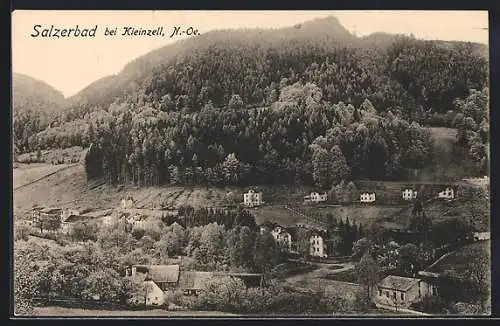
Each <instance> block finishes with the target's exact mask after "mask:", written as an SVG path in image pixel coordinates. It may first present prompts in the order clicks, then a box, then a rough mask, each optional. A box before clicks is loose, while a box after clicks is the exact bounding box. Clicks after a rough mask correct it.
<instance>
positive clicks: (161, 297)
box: [129, 281, 165, 306]
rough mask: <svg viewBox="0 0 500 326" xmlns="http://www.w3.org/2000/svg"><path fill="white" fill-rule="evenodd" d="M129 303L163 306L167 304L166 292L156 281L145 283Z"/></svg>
mask: <svg viewBox="0 0 500 326" xmlns="http://www.w3.org/2000/svg"><path fill="white" fill-rule="evenodd" d="M129 301H130V302H131V303H133V304H136V305H146V306H161V305H163V304H164V303H165V292H163V290H162V289H161V288H160V287H159V286H158V285H157V284H156V283H155V282H154V281H144V282H142V288H140V289H139V293H137V294H136V295H134V297H132V298H131V299H130V300H129Z"/></svg>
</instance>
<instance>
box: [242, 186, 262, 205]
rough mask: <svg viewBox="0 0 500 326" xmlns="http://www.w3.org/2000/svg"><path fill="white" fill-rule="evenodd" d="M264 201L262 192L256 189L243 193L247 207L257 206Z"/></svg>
mask: <svg viewBox="0 0 500 326" xmlns="http://www.w3.org/2000/svg"><path fill="white" fill-rule="evenodd" d="M263 203H264V201H263V200H262V192H260V191H259V192H257V191H255V189H250V190H248V192H247V193H244V194H243V204H244V205H245V206H247V207H256V206H260V205H262V204H263Z"/></svg>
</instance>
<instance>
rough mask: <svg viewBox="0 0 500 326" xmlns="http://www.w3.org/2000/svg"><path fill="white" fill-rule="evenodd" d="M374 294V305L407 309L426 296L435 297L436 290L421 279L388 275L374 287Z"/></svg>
mask: <svg viewBox="0 0 500 326" xmlns="http://www.w3.org/2000/svg"><path fill="white" fill-rule="evenodd" d="M375 292H376V293H375V295H374V296H373V301H374V302H375V303H380V304H384V305H388V306H394V307H409V306H410V305H411V304H412V303H415V302H418V301H420V300H422V299H423V298H425V297H427V296H432V295H437V288H436V286H435V285H432V284H429V283H427V282H426V281H424V280H422V279H418V278H412V277H402V276H395V275H389V276H387V277H386V278H384V279H383V280H381V281H380V282H379V283H378V284H377V285H376V291H375Z"/></svg>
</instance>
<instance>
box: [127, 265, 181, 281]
mask: <svg viewBox="0 0 500 326" xmlns="http://www.w3.org/2000/svg"><path fill="white" fill-rule="evenodd" d="M136 267H143V268H145V269H147V270H148V275H149V277H150V278H151V279H152V280H153V281H155V282H167V283H177V282H178V281H179V265H136Z"/></svg>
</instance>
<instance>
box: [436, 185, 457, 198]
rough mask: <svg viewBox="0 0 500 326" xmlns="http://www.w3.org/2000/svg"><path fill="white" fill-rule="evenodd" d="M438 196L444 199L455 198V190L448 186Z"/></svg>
mask: <svg viewBox="0 0 500 326" xmlns="http://www.w3.org/2000/svg"><path fill="white" fill-rule="evenodd" d="M438 198H442V199H453V198H455V191H454V190H453V188H451V187H447V188H446V189H444V190H443V191H441V192H439V193H438Z"/></svg>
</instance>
